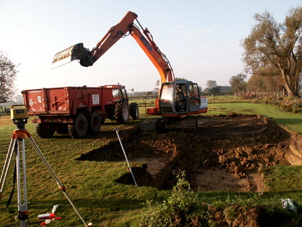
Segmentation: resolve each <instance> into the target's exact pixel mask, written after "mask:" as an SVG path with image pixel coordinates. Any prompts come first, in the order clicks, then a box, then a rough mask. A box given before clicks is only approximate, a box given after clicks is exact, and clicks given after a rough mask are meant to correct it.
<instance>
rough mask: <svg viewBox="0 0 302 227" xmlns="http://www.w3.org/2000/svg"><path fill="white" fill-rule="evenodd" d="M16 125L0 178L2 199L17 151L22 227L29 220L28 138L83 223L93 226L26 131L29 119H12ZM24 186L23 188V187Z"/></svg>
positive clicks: (19, 212)
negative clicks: (86, 220) (27, 182)
mask: <svg viewBox="0 0 302 227" xmlns="http://www.w3.org/2000/svg"><path fill="white" fill-rule="evenodd" d="M12 119H13V121H14V123H15V124H16V125H17V128H18V129H16V130H14V132H13V135H12V138H11V141H10V145H9V148H8V152H7V155H6V159H5V163H4V167H3V171H2V173H1V178H0V199H1V198H2V192H3V188H4V183H5V181H6V177H7V174H8V170H9V166H10V164H11V162H12V159H13V153H14V151H16V179H17V193H18V218H19V220H20V224H21V227H25V226H26V223H27V220H28V206H27V204H28V203H27V187H26V155H25V138H28V139H29V140H30V141H31V142H32V144H33V146H34V148H35V150H36V151H37V153H38V155H39V156H40V158H41V159H42V161H43V163H44V164H45V166H46V168H47V169H48V171H49V173H50V174H51V176H52V177H53V178H54V180H55V181H56V183H57V184H58V186H59V189H60V190H61V191H62V192H63V194H64V196H65V197H66V199H67V200H68V202H69V203H70V205H71V206H72V207H73V209H74V210H75V212H76V213H77V215H78V216H79V218H80V219H81V221H82V222H83V224H84V225H85V226H91V225H92V224H91V223H89V224H86V222H85V221H84V219H83V217H82V216H81V214H80V213H79V211H78V210H77V208H76V207H75V206H74V204H73V202H72V201H71V199H70V198H69V196H68V194H67V192H66V188H65V187H64V185H63V184H62V183H61V182H60V180H59V179H58V177H57V176H56V174H55V173H54V171H53V170H52V168H51V167H50V165H49V163H48V162H47V160H46V159H45V157H44V155H43V153H42V152H41V150H40V148H39V147H38V145H37V144H36V142H35V141H34V139H33V138H32V137H31V135H30V133H29V132H28V131H27V130H26V129H25V127H24V126H25V124H26V123H27V118H18V119H14V118H12ZM22 184H23V186H22Z"/></svg>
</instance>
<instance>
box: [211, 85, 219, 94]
mask: <svg viewBox="0 0 302 227" xmlns="http://www.w3.org/2000/svg"><path fill="white" fill-rule="evenodd" d="M220 90H221V87H220V86H216V87H213V88H210V89H209V90H208V92H209V93H212V94H217V93H219V92H220Z"/></svg>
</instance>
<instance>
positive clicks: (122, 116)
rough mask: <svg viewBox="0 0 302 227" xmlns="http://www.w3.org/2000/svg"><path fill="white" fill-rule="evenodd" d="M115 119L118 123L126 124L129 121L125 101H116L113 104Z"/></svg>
mask: <svg viewBox="0 0 302 227" xmlns="http://www.w3.org/2000/svg"><path fill="white" fill-rule="evenodd" d="M114 115H115V119H116V121H117V123H119V124H126V123H128V122H129V107H128V103H127V102H118V103H116V104H115V111H114Z"/></svg>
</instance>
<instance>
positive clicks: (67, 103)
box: [22, 85, 138, 138]
mask: <svg viewBox="0 0 302 227" xmlns="http://www.w3.org/2000/svg"><path fill="white" fill-rule="evenodd" d="M22 94H23V99H24V105H25V106H26V107H27V109H28V114H29V115H36V116H38V117H39V118H38V119H34V122H35V123H37V125H36V131H37V133H38V135H39V136H40V137H42V138H47V137H52V136H53V134H54V132H55V131H56V132H57V133H59V134H67V133H69V134H70V135H71V136H72V137H73V138H79V137H84V136H86V134H87V132H92V133H98V132H99V131H100V127H101V122H104V121H105V118H110V119H111V120H117V121H118V123H127V122H128V121H129V114H131V117H132V118H133V119H137V118H138V107H137V104H136V103H131V104H130V107H131V109H130V107H129V105H128V96H127V93H126V90H125V87H124V86H122V85H107V86H101V87H86V86H84V87H58V88H41V89H32V90H23V91H22Z"/></svg>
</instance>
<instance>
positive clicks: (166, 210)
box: [140, 171, 203, 227]
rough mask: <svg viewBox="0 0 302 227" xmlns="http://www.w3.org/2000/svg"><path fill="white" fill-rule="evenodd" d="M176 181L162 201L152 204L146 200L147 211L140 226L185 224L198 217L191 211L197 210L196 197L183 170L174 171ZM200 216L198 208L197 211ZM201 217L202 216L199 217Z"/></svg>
mask: <svg viewBox="0 0 302 227" xmlns="http://www.w3.org/2000/svg"><path fill="white" fill-rule="evenodd" d="M176 178H177V183H176V185H175V186H174V187H173V189H172V194H171V196H170V197H168V198H167V200H165V201H163V203H161V204H159V203H156V204H155V205H152V201H147V205H148V207H149V208H148V211H147V212H146V213H145V214H144V215H143V216H142V218H141V220H140V226H158V227H160V226H170V225H173V226H185V225H186V224H188V223H190V222H193V221H196V219H197V220H198V219H200V217H197V216H195V214H194V213H193V212H194V211H197V210H198V209H196V206H195V200H196V197H195V196H194V194H193V191H192V190H191V188H190V184H189V182H188V181H187V180H186V179H185V173H184V172H183V171H181V172H178V173H176ZM198 213H199V216H200V213H202V212H200V210H199V211H198ZM201 218H203V217H201Z"/></svg>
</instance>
